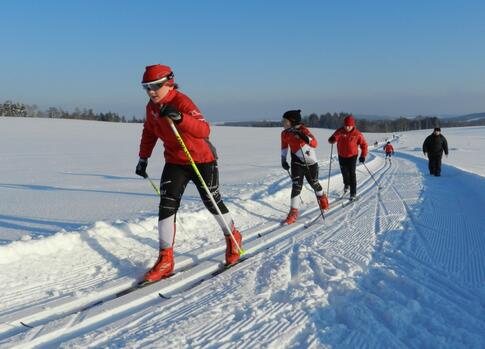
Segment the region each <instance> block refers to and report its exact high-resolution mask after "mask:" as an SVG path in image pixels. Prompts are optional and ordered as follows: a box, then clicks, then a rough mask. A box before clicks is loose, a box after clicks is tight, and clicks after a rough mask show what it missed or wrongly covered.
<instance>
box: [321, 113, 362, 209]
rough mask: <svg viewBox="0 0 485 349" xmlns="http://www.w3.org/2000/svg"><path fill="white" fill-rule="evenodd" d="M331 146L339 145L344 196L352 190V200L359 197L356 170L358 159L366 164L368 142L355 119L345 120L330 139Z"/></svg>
mask: <svg viewBox="0 0 485 349" xmlns="http://www.w3.org/2000/svg"><path fill="white" fill-rule="evenodd" d="M328 142H329V143H330V144H334V143H337V152H338V161H339V165H340V171H341V172H342V177H343V181H344V194H345V193H346V192H347V191H348V190H349V189H350V200H352V201H353V200H355V199H356V195H357V176H356V174H355V168H356V164H357V157H358V155H359V149H358V148H359V147H360V157H359V162H361V163H364V162H365V158H366V156H367V142H366V140H365V138H364V135H363V134H362V133H361V132H360V131H359V130H357V128H356V127H355V119H354V117H353V116H352V115H348V116H346V117H345V119H344V126H343V127H341V128H339V129H337V130H336V131H335V132H334V133H333V135H331V136H330V138H329V139H328Z"/></svg>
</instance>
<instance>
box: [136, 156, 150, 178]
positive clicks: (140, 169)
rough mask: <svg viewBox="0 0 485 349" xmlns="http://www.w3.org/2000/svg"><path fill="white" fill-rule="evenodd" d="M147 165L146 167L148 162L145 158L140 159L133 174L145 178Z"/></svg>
mask: <svg viewBox="0 0 485 349" xmlns="http://www.w3.org/2000/svg"><path fill="white" fill-rule="evenodd" d="M147 165H148V160H147V159H145V158H140V160H138V165H136V170H135V173H136V174H137V175H138V176H142V177H143V178H147V177H148V175H147Z"/></svg>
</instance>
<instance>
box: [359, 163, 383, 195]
mask: <svg viewBox="0 0 485 349" xmlns="http://www.w3.org/2000/svg"><path fill="white" fill-rule="evenodd" d="M362 165H364V167H365V169H366V170H367V172H369V174H370V176H371V177H372V179H373V180H374V182H376V185H377V189H381V186H380V185H379V183H377V181H376V179H375V178H374V175H373V174H372V172H371V171H370V170H369V169H368V168H367V165H366V164H365V162H363V163H362Z"/></svg>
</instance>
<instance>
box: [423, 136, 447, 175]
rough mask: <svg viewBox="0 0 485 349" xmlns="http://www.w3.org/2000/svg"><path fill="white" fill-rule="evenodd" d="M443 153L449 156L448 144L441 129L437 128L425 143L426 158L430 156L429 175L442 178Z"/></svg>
mask: <svg viewBox="0 0 485 349" xmlns="http://www.w3.org/2000/svg"><path fill="white" fill-rule="evenodd" d="M443 152H444V153H445V155H446V156H448V142H447V140H446V138H445V136H443V135H442V134H441V128H439V127H436V128H435V129H434V131H433V133H432V134H430V135H429V136H428V137H426V139H425V140H424V143H423V153H424V156H428V168H429V174H430V175H433V176H436V177H439V176H441V158H442V157H443Z"/></svg>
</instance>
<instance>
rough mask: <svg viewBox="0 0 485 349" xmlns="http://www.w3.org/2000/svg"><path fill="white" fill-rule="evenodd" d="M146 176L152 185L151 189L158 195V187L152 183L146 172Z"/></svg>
mask: <svg viewBox="0 0 485 349" xmlns="http://www.w3.org/2000/svg"><path fill="white" fill-rule="evenodd" d="M146 178H147V179H148V181H149V182H150V184H151V185H152V187H153V190H155V193H157V194H158V196H160V189H158V187H157V186H156V185H155V183H153V181H152V180H151V179H150V177H148V174H147V177H146Z"/></svg>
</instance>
